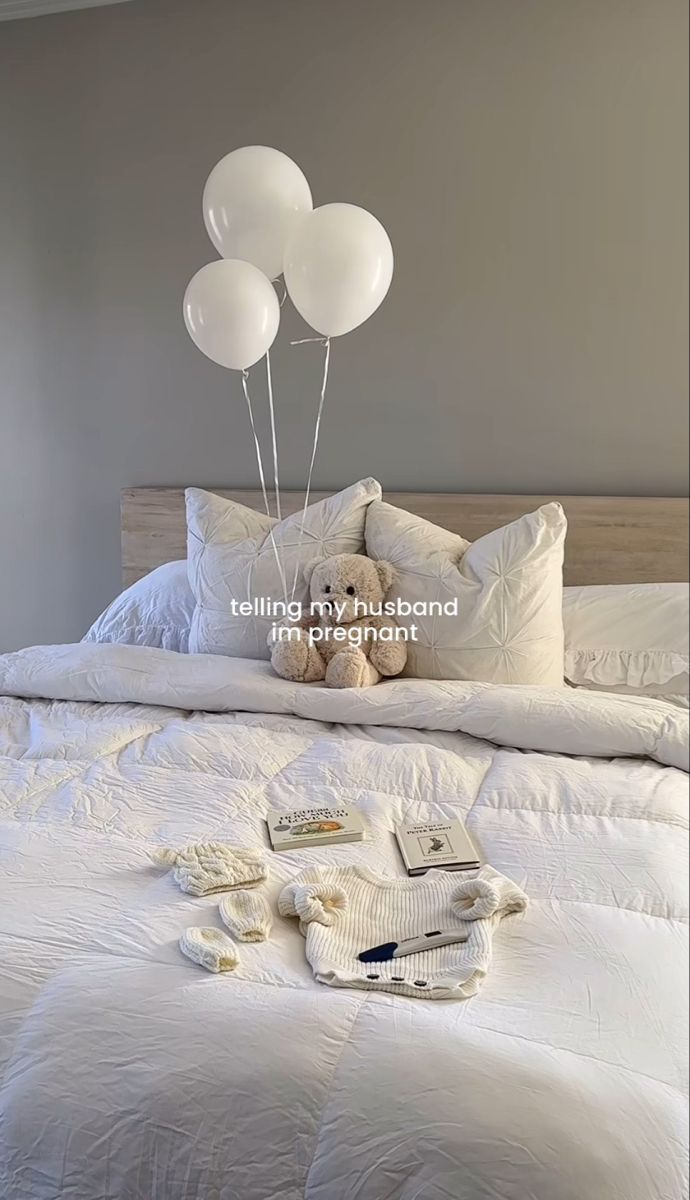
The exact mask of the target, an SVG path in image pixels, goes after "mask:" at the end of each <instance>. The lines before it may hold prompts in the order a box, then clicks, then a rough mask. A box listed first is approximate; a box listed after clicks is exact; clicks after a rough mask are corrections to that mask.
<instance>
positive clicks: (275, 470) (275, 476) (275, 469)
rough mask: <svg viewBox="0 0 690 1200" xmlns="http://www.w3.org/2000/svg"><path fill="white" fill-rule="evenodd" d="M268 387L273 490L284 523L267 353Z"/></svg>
mask: <svg viewBox="0 0 690 1200" xmlns="http://www.w3.org/2000/svg"><path fill="white" fill-rule="evenodd" d="M266 386H267V388H268V411H269V413H270V414H271V442H272V445H273V488H274V491H275V497H276V516H277V518H278V520H279V521H282V519H283V514H282V512H281V510H280V483H279V481H278V441H277V438H276V414H275V410H274V408H273V380H272V378H271V355H270V353H269V351H268V350H267V351H266Z"/></svg>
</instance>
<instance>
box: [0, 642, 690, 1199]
mask: <svg viewBox="0 0 690 1200" xmlns="http://www.w3.org/2000/svg"><path fill="white" fill-rule="evenodd" d="M0 693H2V694H4V695H6V697H7V698H5V699H1V700H0V755H1V756H2V757H1V758H0V800H1V808H0V864H1V868H0V869H1V876H0V889H1V891H0V1035H1V1040H0V1056H1V1058H2V1075H3V1086H2V1092H1V1095H0V1104H1V1119H2V1123H1V1125H0V1195H1V1196H2V1197H3V1200H58V1198H60V1200H682V1198H683V1197H684V1196H685V1195H686V1174H685V1173H686V1153H685V1141H686V1136H685V1126H686V1107H685V1092H686V1079H685V1064H686V1062H687V1053H686V1044H685V1037H686V1032H685V1031H686V1015H687V1003H686V979H687V967H686V959H685V954H686V932H687V925H686V922H687V909H686V876H687V862H686V851H687V839H686V832H685V831H686V826H687V815H688V796H687V778H686V776H685V774H684V773H683V767H684V766H685V765H686V763H685V759H686V755H687V715H686V714H683V713H681V712H679V711H677V710H671V709H670V708H668V707H667V706H666V705H664V704H662V703H661V702H658V701H644V700H637V699H630V698H627V697H626V698H617V697H616V698H614V697H611V696H607V695H601V694H596V695H592V694H588V693H584V692H579V691H577V692H574V691H570V690H563V691H543V690H539V689H533V688H509V687H492V686H488V685H472V684H462V683H450V684H449V683H422V682H415V681H412V680H406V681H401V682H391V683H384V684H381V685H379V686H378V687H377V688H374V689H370V690H367V691H365V692H358V693H349V692H348V693H344V692H341V693H338V692H327V691H325V690H324V689H322V688H318V687H303V686H299V685H292V684H288V683H285V682H284V681H281V680H278V679H275V678H273V677H272V676H271V675H270V671H269V669H268V667H267V666H266V665H265V664H263V663H258V662H251V663H246V662H242V661H240V660H228V659H219V658H213V657H197V656H183V655H176V654H172V653H169V652H167V651H161V650H151V649H142V648H135V647H123V646H114V645H113V646H99V645H89V644H83V645H80V646H74V647H54V648H48V649H41V648H38V649H33V650H29V651H22V652H20V653H18V654H13V655H7V656H5V657H4V658H0ZM102 701H108V702H109V703H100V702H102ZM171 706H172V707H171ZM190 710H197V711H190ZM511 747H512V748H511ZM516 747H517V748H518V749H516ZM566 756H568V757H566ZM336 801H346V802H352V803H353V804H356V805H359V806H360V808H361V809H362V810H363V812H364V813H365V815H366V820H367V822H368V825H369V838H368V840H367V841H366V842H365V843H364V844H362V845H361V846H358V845H356V846H352V845H350V846H341V847H335V848H332V849H330V850H328V849H320V850H319V849H313V850H311V851H304V852H302V853H296V854H294V855H282V856H280V855H276V856H273V855H272V856H270V866H271V877H270V892H271V896H272V898H275V896H276V895H277V893H278V891H279V889H280V888H281V886H282V885H283V884H284V883H285V882H286V881H287V880H288V879H289V878H290V877H291V876H292V875H293V874H294V873H296V872H297V871H299V870H301V869H303V868H304V866H306V865H307V864H310V863H314V862H333V863H336V862H337V863H347V862H351V861H355V860H356V859H358V858H360V857H361V859H363V860H364V861H366V862H367V863H368V864H369V865H370V866H371V867H373V868H375V869H376V870H378V871H380V872H382V873H391V874H395V875H400V874H402V871H401V867H400V864H399V861H398V858H397V855H396V851H395V849H394V842H393V836H392V832H391V831H392V829H393V827H394V825H395V824H396V823H398V822H400V821H402V820H408V821H411V820H422V819H425V818H431V817H438V816H441V815H442V816H462V817H464V818H465V819H466V821H467V824H468V826H469V828H470V829H471V831H472V834H473V836H474V838H475V839H476V841H477V843H478V845H479V847H480V849H481V853H482V855H483V856H484V858H485V859H486V860H487V861H488V862H490V863H491V864H492V865H493V866H494V867H496V868H498V870H500V871H502V872H504V873H505V874H506V875H508V876H510V877H511V878H513V879H514V880H516V881H517V882H518V883H519V884H520V885H522V886H523V887H524V888H525V890H526V891H527V892H528V894H529V896H530V899H531V904H530V907H529V909H528V910H527V912H526V913H525V914H523V915H520V916H514V917H509V918H507V919H506V920H505V921H504V922H503V923H502V925H501V926H500V927H499V929H498V931H497V933H496V936H495V939H494V962H493V966H492V968H491V972H490V974H489V976H488V979H487V981H486V983H485V985H484V988H483V990H482V991H481V993H480V994H479V996H477V997H476V998H474V999H472V1000H469V1001H465V1002H458V1001H448V1002H431V1001H428V1000H427V1001H425V1000H423V999H418V1000H417V999H406V998H402V997H395V996H391V995H387V994H383V993H373V992H372V993H361V992H351V991H347V990H343V991H340V990H331V989H329V988H326V987H323V986H321V985H319V984H317V983H315V982H314V981H313V979H312V977H311V973H310V970H309V968H308V966H307V964H306V961H305V958H304V943H303V940H302V938H301V936H300V934H299V932H298V929H297V928H296V925H295V923H294V922H291V921H288V920H283V919H280V918H278V917H276V919H275V923H274V932H273V936H272V940H271V942H270V943H268V944H265V945H243V946H242V947H241V964H240V967H239V969H238V971H237V972H236V974H235V975H232V976H220V977H218V976H212V975H208V974H207V973H205V972H204V971H203V970H201V969H200V968H198V967H196V966H194V965H193V964H191V963H190V962H188V961H187V960H185V959H184V958H182V957H181V955H180V953H179V951H178V949H177V939H178V937H179V935H180V933H181V932H182V930H183V929H184V928H185V927H186V926H188V925H191V924H202V925H203V924H212V925H218V924H219V921H218V919H217V903H216V901H214V900H213V899H212V898H209V899H205V900H203V899H202V900H194V899H191V898H190V897H188V896H185V895H183V894H182V893H181V892H180V891H179V890H178V889H177V888H176V887H175V885H174V883H173V882H172V879H171V877H170V876H169V875H164V874H161V872H159V871H158V870H157V869H156V868H155V867H153V866H152V865H151V862H150V858H149V852H150V850H151V849H152V847H155V846H157V845H161V844H165V845H170V846H181V845H184V844H185V843H187V842H190V841H193V840H197V839H199V838H205V837H208V836H213V837H216V838H218V839H220V840H227V841H230V842H237V843H242V844H245V845H251V844H256V843H257V842H260V841H263V840H264V833H263V827H262V816H263V814H264V813H265V811H266V809H267V808H268V807H269V806H270V807H275V806H278V805H286V806H300V807H303V806H306V805H309V804H314V803H316V802H318V803H331V802H333V803H335V802H336Z"/></svg>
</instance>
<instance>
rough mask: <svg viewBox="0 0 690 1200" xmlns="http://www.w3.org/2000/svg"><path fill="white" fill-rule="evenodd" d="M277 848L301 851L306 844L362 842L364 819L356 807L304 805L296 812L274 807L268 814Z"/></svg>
mask: <svg viewBox="0 0 690 1200" xmlns="http://www.w3.org/2000/svg"><path fill="white" fill-rule="evenodd" d="M266 824H267V825H268V836H269V837H270V839H271V846H272V847H273V849H274V850H301V849H304V847H305V846H335V845H337V844H338V843H339V842H361V841H362V839H363V837H364V822H363V821H362V818H361V816H360V814H359V812H357V810H356V809H354V808H347V807H346V806H345V805H339V806H338V807H337V808H301V809H296V810H295V811H293V812H282V811H280V810H276V809H273V810H271V812H269V813H268V815H267V817H266Z"/></svg>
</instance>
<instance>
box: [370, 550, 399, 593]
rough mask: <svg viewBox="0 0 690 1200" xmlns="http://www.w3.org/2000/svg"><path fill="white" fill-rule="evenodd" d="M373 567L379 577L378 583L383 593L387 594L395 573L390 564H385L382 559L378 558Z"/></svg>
mask: <svg viewBox="0 0 690 1200" xmlns="http://www.w3.org/2000/svg"><path fill="white" fill-rule="evenodd" d="M374 566H375V567H376V574H377V575H378V577H379V583H380V584H381V587H382V588H383V590H384V592H387V591H388V589H389V587H390V586H391V584H392V582H393V577H394V575H395V572H394V570H393V568H392V566H391V564H390V563H389V562H385V561H384V559H382V558H380V559H379V561H378V562H377V563H374Z"/></svg>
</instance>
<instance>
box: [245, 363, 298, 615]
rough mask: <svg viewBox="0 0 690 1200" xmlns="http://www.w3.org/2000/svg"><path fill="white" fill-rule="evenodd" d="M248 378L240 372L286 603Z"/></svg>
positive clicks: (284, 585) (270, 535) (284, 584)
mask: <svg viewBox="0 0 690 1200" xmlns="http://www.w3.org/2000/svg"><path fill="white" fill-rule="evenodd" d="M248 379H249V371H246V370H245V371H243V372H242V391H243V392H244V398H245V400H246V401H247V410H248V412H249V424H250V425H251V427H252V435H253V437H254V449H255V450H256V465H257V467H258V468H259V482H260V483H261V492H262V495H263V498H264V507H265V509H266V516H267V517H268V518H269V520H270V521H271V525H270V526H269V530H268V534H269V537H270V539H271V545H272V546H273V553H274V555H275V560H276V566H277V567H278V575H279V576H280V582H281V583H282V585H283V599H284V600H285V602H286V604H287V580H286V578H285V572H284V571H283V565H282V563H281V561H280V556H279V554H278V547H277V546H276V540H275V537H274V536H273V517H272V516H271V508H270V505H269V503H268V492H267V491H266V478H265V476H264V463H263V458H262V456H261V446H260V444H259V437H258V434H257V432H256V425H255V424H254V411H253V409H252V402H251V399H250V397H249V388H248V386H247V380H248Z"/></svg>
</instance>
